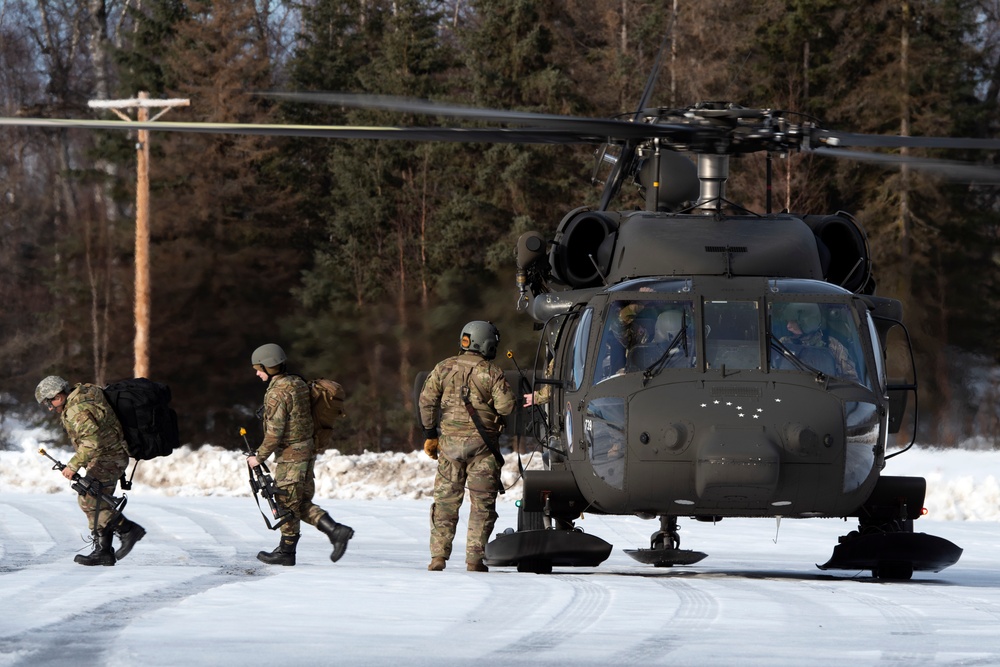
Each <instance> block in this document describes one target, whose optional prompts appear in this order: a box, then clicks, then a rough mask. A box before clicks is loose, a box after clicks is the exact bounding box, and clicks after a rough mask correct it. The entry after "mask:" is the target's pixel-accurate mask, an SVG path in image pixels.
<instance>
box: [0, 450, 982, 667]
mask: <svg viewBox="0 0 1000 667" xmlns="http://www.w3.org/2000/svg"><path fill="white" fill-rule="evenodd" d="M39 444H43V445H45V446H46V447H49V448H50V450H51V451H52V453H53V455H56V456H57V458H60V459H62V460H63V461H65V460H67V459H68V452H66V451H64V450H59V449H53V448H51V447H50V446H49V445H48V444H47V443H46V442H45V439H44V437H43V435H42V434H39V433H32V432H28V433H25V434H24V436H23V439H22V446H23V451H14V452H0V608H2V609H3V610H4V611H3V613H2V614H0V667H3V666H5V665H32V666H34V665H73V666H77V665H126V666H127V665H137V666H138V665H142V666H146V665H171V666H173V665H179V664H187V665H192V664H193V665H229V664H234V665H235V664H239V665H244V664H248V663H251V662H252V663H254V664H275V665H331V664H336V665H392V664H403V665H407V666H408V667H409V666H413V667H425V666H426V667H444V666H447V667H450V666H458V665H566V664H571V665H585V666H586V665H595V666H596V665H602V666H603V665H607V664H609V663H612V664H614V663H617V664H623V665H632V664H636V665H638V664H643V665H645V664H659V665H733V664H741V665H768V666H772V665H802V664H833V663H840V662H845V663H846V664H850V665H852V667H853V666H855V665H876V664H879V665H882V664H898V665H904V664H905V665H959V664H961V665H973V664H976V665H980V664H981V665H996V664H1000V633H998V632H997V630H996V628H997V624H998V622H1000V568H998V567H997V565H998V563H1000V555H998V554H1000V524H998V520H1000V516H998V515H1000V509H998V508H1000V500H998V498H1000V492H998V485H997V482H996V479H995V478H994V477H993V474H994V471H996V470H998V469H1000V467H998V464H1000V455H997V454H994V453H992V452H971V451H948V452H942V451H936V450H917V451H913V452H910V453H908V454H905V455H903V456H902V457H898V458H896V459H893V460H892V461H890V468H889V469H888V470H887V472H889V473H891V474H920V475H923V476H925V477H927V479H928V484H929V488H928V499H927V503H926V504H927V507H928V509H929V510H930V515H929V516H930V518H925V519H921V520H920V521H918V523H917V526H916V529H917V530H918V531H922V532H927V533H931V534H935V535H939V536H941V537H944V538H947V539H949V540H951V541H953V542H955V543H956V544H958V545H959V546H961V547H963V548H964V549H965V552H964V554H963V556H962V559H961V560H960V561H959V562H958V563H957V564H956V565H955V566H953V567H951V568H949V569H947V570H944V571H942V572H940V573H917V574H915V575H914V578H913V580H912V581H909V582H896V583H879V582H877V581H875V580H872V579H871V577H870V576H869V575H868V573H867V572H865V573H856V572H832V571H828V572H824V571H820V570H818V569H817V568H816V567H815V564H816V563H822V562H824V561H825V560H826V559H827V558H829V556H830V554H831V551H832V548H833V546H834V545H835V544H836V539H837V536H838V535H841V534H843V533H845V532H846V531H847V530H848V529H849V528H850V525H849V524H845V522H843V521H839V520H819V519H810V520H798V521H793V520H787V519H786V520H784V521H782V522H781V524H780V525H776V522H774V521H769V520H733V519H726V520H724V521H722V522H720V523H718V524H717V525H712V524H701V523H697V522H694V521H682V524H681V535H682V539H683V544H682V546H684V547H685V548H692V549H698V550H701V551H705V552H706V553H708V554H709V557H708V558H707V559H705V560H703V561H702V562H700V563H698V564H697V565H694V566H689V567H678V568H672V569H670V568H665V569H658V568H652V567H649V566H645V565H641V564H639V563H636V562H635V561H633V560H631V559H630V558H629V557H628V556H627V555H626V554H625V553H624V552H623V551H622V549H625V548H635V547H645V546H648V540H649V535H650V533H651V532H653V531H654V530H655V528H656V524H655V522H652V521H643V520H641V519H638V518H634V517H596V516H587V517H586V518H585V519H584V520H583V521H581V522H580V524H579V525H580V526H581V527H582V528H583V529H584V530H585V531H586V532H588V533H592V534H594V535H597V536H599V537H602V538H603V539H605V540H607V541H608V542H611V543H612V544H614V545H615V549H614V551H613V552H612V555H611V557H610V558H609V559H608V561H607V562H605V563H604V564H603V565H601V566H600V567H598V568H580V569H570V568H566V569H559V568H557V569H556V572H555V573H553V574H552V575H532V574H523V573H518V572H516V570H515V569H513V568H492V570H491V571H490V572H489V573H485V574H479V573H469V572H466V571H465V569H464V564H463V563H462V562H461V560H462V559H461V558H460V557H459V558H456V559H453V560H452V561H450V562H449V567H448V569H446V570H445V571H444V572H428V571H427V570H426V565H427V561H428V556H429V555H428V552H427V539H428V510H429V506H430V500H429V498H428V494H429V491H430V488H431V485H432V480H433V469H434V468H433V464H432V462H430V461H429V460H427V459H426V457H424V456H423V455H422V454H407V455H401V454H392V455H374V454H366V455H361V456H357V457H344V456H339V455H336V454H330V455H327V456H324V457H323V458H322V459H321V460H320V463H319V466H318V468H317V474H318V477H319V488H320V491H319V494H318V496H319V503H320V504H321V505H323V506H324V507H325V508H326V509H328V510H329V511H330V512H331V514H333V516H334V517H335V518H336V519H337V520H338V521H342V522H345V523H348V524H349V525H351V526H353V527H354V528H355V530H356V531H357V534H356V537H355V538H354V540H352V542H351V545H350V548H349V550H348V552H347V555H345V556H344V558H343V560H341V561H340V562H339V563H337V564H331V563H330V562H329V560H328V553H329V545H328V543H327V542H326V541H325V539H324V538H323V536H322V535H321V534H320V533H318V532H316V531H314V530H311V529H309V528H308V527H305V532H304V534H303V538H302V541H301V542H300V544H299V563H298V565H296V567H287V568H282V567H269V566H265V565H263V564H261V563H260V562H258V561H257V560H256V559H255V558H254V555H255V554H256V553H257V551H258V550H260V549H266V550H270V549H271V548H273V547H274V546H275V544H276V543H277V537H276V535H275V534H274V533H272V532H270V531H268V530H267V529H266V527H265V526H264V521H263V519H262V518H261V516H260V514H258V513H257V508H256V506H255V505H254V502H253V500H252V499H251V498H250V497H249V496H248V494H247V492H246V490H245V485H246V476H245V469H246V468H245V465H244V464H243V458H242V457H240V456H239V455H237V454H235V453H231V452H226V451H223V450H220V449H216V448H211V447H203V448H200V449H198V450H194V451H191V450H185V451H180V452H176V453H175V454H174V455H173V456H171V457H170V458H168V459H158V460H155V461H149V462H145V463H143V464H141V465H140V468H139V470H140V472H139V473H137V475H136V479H137V482H136V485H135V488H134V489H133V490H132V491H131V492H130V494H129V497H130V501H129V505H128V514H129V516H130V517H131V518H132V519H134V520H136V521H139V522H140V523H142V524H143V525H144V526H145V527H146V529H147V530H148V535H147V536H146V538H145V539H144V540H143V541H142V542H140V543H139V544H138V546H137V547H136V548H135V550H134V551H133V552H132V554H131V555H129V556H128V558H126V559H124V560H122V561H121V562H119V563H118V565H117V566H115V567H99V568H86V567H81V566H79V565H76V564H74V563H73V562H72V557H73V555H74V554H75V553H76V552H77V551H78V550H81V549H83V548H84V543H83V541H82V540H83V537H84V536H83V535H82V533H83V532H84V530H85V528H84V524H83V515H82V514H81V513H80V511H79V509H78V508H77V506H76V502H75V496H74V495H73V494H72V493H71V492H69V491H68V490H67V489H66V482H65V481H64V480H62V478H60V477H58V475H57V473H56V472H54V471H52V470H51V469H50V465H48V464H47V460H46V459H44V458H42V457H41V456H40V455H39V454H38V453H37V446H38V445H39ZM508 467H510V468H511V469H513V468H514V467H515V466H508ZM511 474H512V473H511ZM510 481H512V480H508V483H510ZM517 497H519V493H518V491H517V489H516V488H514V489H512V490H511V491H509V492H508V493H507V495H506V496H504V497H503V498H504V500H503V501H502V502H501V505H500V509H499V511H500V521H499V522H498V524H497V529H498V530H502V529H503V528H505V527H507V526H513V525H514V523H515V517H516V509H515V507H514V506H513V504H512V501H513V500H514V499H516V498H517ZM459 528H460V538H459V540H457V541H456V545H455V552H456V554H458V555H460V554H462V553H463V548H464V540H463V538H464V535H463V534H462V533H463V532H464V528H465V525H464V513H463V523H462V524H461V525H460V527H459Z"/></svg>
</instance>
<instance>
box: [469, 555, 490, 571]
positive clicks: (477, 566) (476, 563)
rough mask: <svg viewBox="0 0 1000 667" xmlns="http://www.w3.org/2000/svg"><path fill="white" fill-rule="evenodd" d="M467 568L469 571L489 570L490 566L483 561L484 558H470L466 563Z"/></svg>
mask: <svg viewBox="0 0 1000 667" xmlns="http://www.w3.org/2000/svg"><path fill="white" fill-rule="evenodd" d="M465 569H466V570H468V571H469V572H489V571H490V568H488V567H486V563H484V562H483V559H482V558H477V559H475V560H470V561H469V562H467V563H466V564H465Z"/></svg>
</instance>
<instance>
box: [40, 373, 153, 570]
mask: <svg viewBox="0 0 1000 667" xmlns="http://www.w3.org/2000/svg"><path fill="white" fill-rule="evenodd" d="M35 400H36V401H38V403H39V404H40V405H43V406H44V407H45V408H46V409H48V410H50V411H53V410H54V411H55V412H56V414H58V415H59V417H60V421H61V423H62V426H63V428H64V429H65V430H66V435H68V436H69V439H70V441H71V442H72V443H73V449H74V450H75V451H76V453H75V454H74V455H73V458H71V459H70V460H69V463H67V464H66V465H65V466H64V467H63V468H62V474H63V477H65V478H66V479H68V480H73V478H74V476H75V475H78V473H77V471H78V470H79V469H80V468H85V469H86V471H87V475H86V479H87V480H89V481H90V483H91V484H95V483H96V486H97V491H98V492H97V493H94V494H91V493H88V494H81V495H80V497H79V499H78V502H79V503H80V509H82V510H83V512H84V514H86V515H87V523H88V524H89V527H90V530H91V532H92V534H93V536H94V550H93V552H91V553H90V554H89V555H87V556H84V555H82V554H78V555H77V556H76V557H75V558H74V560H75V561H76V562H77V563H80V564H81V565H114V564H115V561H117V560H118V559H121V558H124V557H125V556H126V555H128V553H129V552H130V551H132V547H134V546H135V543H136V542H138V541H139V540H141V539H142V538H143V536H144V535H145V534H146V531H145V529H144V528H143V527H142V526H140V525H139V524H137V523H135V522H133V521H129V520H128V519H127V518H125V516H124V515H123V514H119V513H117V512H116V508H115V507H114V506H110V505H109V503H107V502H102V497H107V496H112V495H113V494H114V491H115V486H116V485H117V483H118V479H119V478H120V477H122V475H123V474H124V472H125V468H126V467H128V461H129V452H128V449H127V447H126V444H125V435H124V433H123V432H122V425H121V423H120V422H119V421H118V417H116V416H115V413H114V411H113V410H112V409H111V406H110V405H109V404H108V401H107V399H106V398H105V396H104V392H103V391H102V390H101V388H100V387H98V386H97V385H93V384H77V385H76V386H75V387H70V385H69V382H67V381H66V380H64V379H62V378H61V377H58V376H56V375H50V376H48V377H46V378H44V379H43V380H42V381H41V382H39V383H38V387H36V388H35ZM116 533H117V535H118V537H119V539H120V540H121V546H120V547H119V548H118V550H117V551H115V550H113V549H112V544H111V540H112V537H113V535H114V534H116Z"/></svg>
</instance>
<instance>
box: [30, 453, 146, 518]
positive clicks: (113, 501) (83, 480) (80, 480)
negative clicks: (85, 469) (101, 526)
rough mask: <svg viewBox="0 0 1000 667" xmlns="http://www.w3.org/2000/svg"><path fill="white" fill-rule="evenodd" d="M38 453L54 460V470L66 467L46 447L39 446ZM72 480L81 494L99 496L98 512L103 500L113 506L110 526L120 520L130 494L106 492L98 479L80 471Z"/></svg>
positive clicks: (74, 474) (74, 487)
mask: <svg viewBox="0 0 1000 667" xmlns="http://www.w3.org/2000/svg"><path fill="white" fill-rule="evenodd" d="M38 453H39V454H41V455H42V456H44V457H46V458H47V459H49V460H50V461H52V464H53V465H52V469H53V470H58V471H59V472H62V471H63V470H65V469H66V464H65V463H63V462H62V461H59V460H58V459H55V458H53V457H52V455H51V454H49V453H48V452H47V451H45V448H44V447H39V448H38ZM71 481H72V482H73V484H72V489H73V490H74V491H76V492H77V493H79V494H80V495H81V496H87V495H90V496H94V497H95V498H97V501H98V502H97V512H98V514H99V513H100V511H101V502H105V503H107V504H108V506H109V507H111V509H112V512H111V518H110V519H108V523H107V525H108V526H113V525H115V522H116V521H117V520H118V517H120V516H121V515H122V512H123V511H124V510H125V503H127V502H128V496H126V495H125V494H122V497H121V498H118V497H116V496H112V495H109V494H107V493H105V492H104V490H103V489H102V488H101V486H102V485H101V483H100V482H99V481H98V480H97V479H94V478H91V477H90V476H89V475H87V476H86V477H84V476H82V475H80V473H78V472H74V473H73V477H72V478H71ZM94 525H95V526H96V525H97V524H96V521H95V523H94ZM95 531H96V528H95Z"/></svg>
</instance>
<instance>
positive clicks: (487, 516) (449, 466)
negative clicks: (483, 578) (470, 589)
mask: <svg viewBox="0 0 1000 667" xmlns="http://www.w3.org/2000/svg"><path fill="white" fill-rule="evenodd" d="M466 485H468V488H469V499H470V500H471V507H470V508H469V532H468V536H467V538H466V542H465V560H466V562H472V561H476V560H479V559H480V558H482V557H483V553H484V551H485V548H486V543H487V542H489V539H490V535H491V534H492V533H493V526H494V525H495V524H496V522H497V512H496V506H497V492H498V491H499V489H500V466H499V465H498V464H497V462H496V459H494V458H493V455H492V454H485V455H482V456H477V457H475V458H472V459H469V460H468V461H455V460H453V459H449V458H448V457H446V456H444V455H441V456H440V457H439V458H438V468H437V475H436V477H435V478H434V504H433V505H431V557H432V558H438V557H440V558H444V559H448V558H450V557H451V543H452V541H453V540H454V539H455V530H456V528H457V527H458V510H459V508H461V506H462V499H463V498H464V497H465V488H466Z"/></svg>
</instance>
